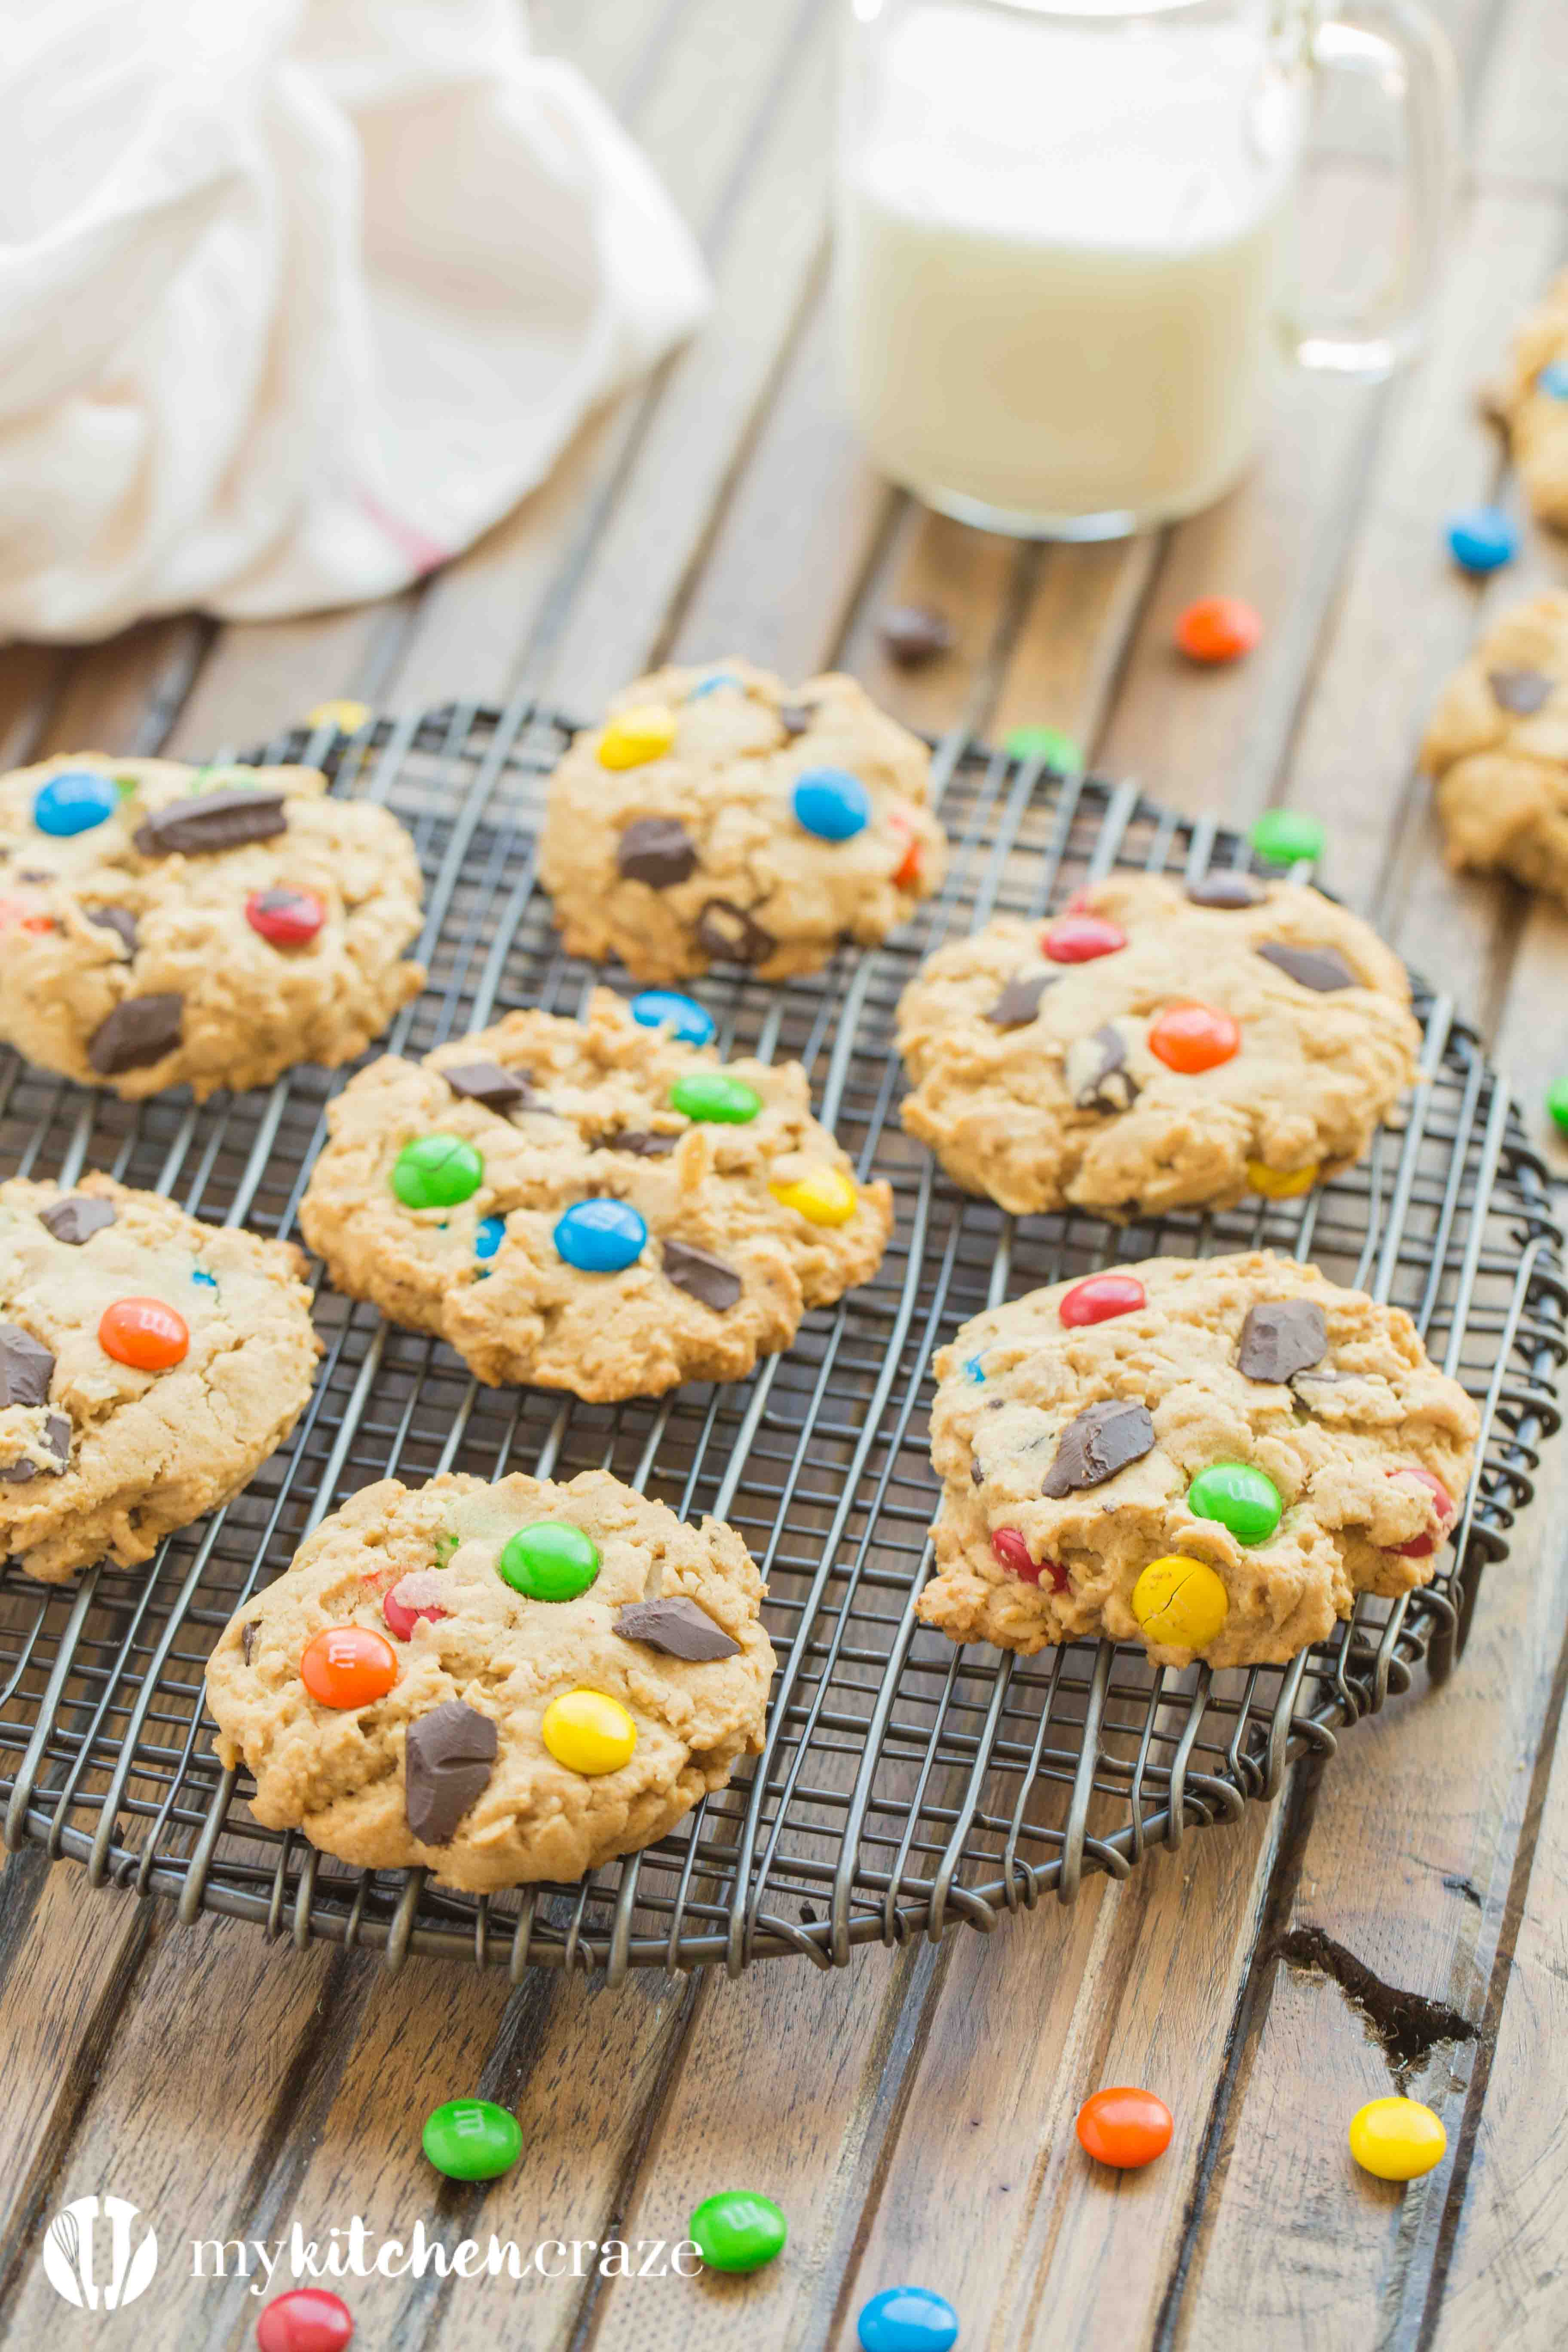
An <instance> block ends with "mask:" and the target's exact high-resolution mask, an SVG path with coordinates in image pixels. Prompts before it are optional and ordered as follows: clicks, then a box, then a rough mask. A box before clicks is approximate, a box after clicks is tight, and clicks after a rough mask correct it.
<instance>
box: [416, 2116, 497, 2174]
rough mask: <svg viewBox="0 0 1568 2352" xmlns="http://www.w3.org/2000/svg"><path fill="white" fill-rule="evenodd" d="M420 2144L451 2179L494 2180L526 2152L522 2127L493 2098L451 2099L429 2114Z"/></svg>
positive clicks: (431, 2159)
mask: <svg viewBox="0 0 1568 2352" xmlns="http://www.w3.org/2000/svg"><path fill="white" fill-rule="evenodd" d="M419 2145H420V2146H421V2147H423V2149H424V2150H425V2153H426V2156H427V2157H428V2158H429V2159H430V2161H431V2163H432V2164H433V2165H434V2166H435V2168H436V2169H437V2172H444V2173H445V2174H446V2176H447V2179H448V2180H494V2179H496V2178H497V2177H498V2175H500V2173H503V2172H506V2171H509V2170H510V2168H511V2167H512V2166H513V2165H514V2164H515V2163H516V2162H517V2159H518V2158H519V2157H520V2156H521V2154H522V2126H521V2124H520V2123H519V2122H518V2119H517V2117H516V2116H514V2115H510V2114H509V2113H508V2112H507V2110H506V2108H505V2107H498V2106H497V2105H496V2103H495V2101H494V2100H493V2099H447V2100H446V2101H445V2102H444V2103H443V2105H440V2106H438V2107H433V2108H432V2109H431V2111H430V2113H429V2114H428V2115H427V2116H426V2118H425V2128H424V2130H423V2131H422V2132H421V2133H420V2135H419Z"/></svg>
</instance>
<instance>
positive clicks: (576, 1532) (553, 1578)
mask: <svg viewBox="0 0 1568 2352" xmlns="http://www.w3.org/2000/svg"><path fill="white" fill-rule="evenodd" d="M496 1567H497V1569H498V1570H499V1571H500V1575H501V1576H502V1578H503V1579H504V1580H505V1581H506V1582H507V1583H508V1584H510V1586H511V1589H512V1591H514V1592H521V1594H522V1595H523V1596H524V1598H525V1599H526V1600H529V1601H575V1600H576V1598H577V1595H578V1594H579V1593H580V1592H586V1591H587V1590H588V1587H589V1586H590V1585H591V1584H592V1583H593V1581H594V1579H595V1577H596V1576H597V1575H598V1573H599V1547H598V1545H597V1544H596V1543H595V1541H594V1538H593V1537H592V1536H590V1535H585V1534H584V1531H583V1529H582V1528H574V1527H569V1526H568V1525H567V1523H566V1521H565V1520H564V1519H540V1520H537V1521H536V1522H535V1524H534V1525H533V1526H532V1527H531V1528H519V1529H518V1531H517V1533H516V1535H514V1536H512V1537H511V1538H510V1539H509V1540H508V1542H507V1543H506V1544H505V1546H504V1547H503V1549H502V1551H501V1556H500V1559H498V1560H497V1562H496Z"/></svg>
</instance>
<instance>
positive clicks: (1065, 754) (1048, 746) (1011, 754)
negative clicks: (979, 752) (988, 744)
mask: <svg viewBox="0 0 1568 2352" xmlns="http://www.w3.org/2000/svg"><path fill="white" fill-rule="evenodd" d="M1003 749H1004V750H1005V752H1006V754H1007V757H1008V758H1009V759H1010V760H1043V761H1045V763H1046V765H1047V767H1048V768H1055V769H1057V770H1058V772H1059V773H1061V774H1062V775H1064V776H1070V775H1073V774H1075V773H1076V772H1077V771H1078V770H1079V768H1081V767H1082V765H1083V752H1082V751H1081V750H1080V749H1079V745H1078V744H1077V743H1075V742H1074V740H1073V739H1072V737H1071V736H1070V735H1067V734H1064V733H1063V731H1062V730H1061V729H1060V728H1059V727H1015V728H1014V730H1013V731H1012V733H1011V734H1010V735H1009V736H1008V738H1007V740H1006V742H1005V744H1004V746H1003Z"/></svg>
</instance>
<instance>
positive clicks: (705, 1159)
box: [300, 990, 892, 1401]
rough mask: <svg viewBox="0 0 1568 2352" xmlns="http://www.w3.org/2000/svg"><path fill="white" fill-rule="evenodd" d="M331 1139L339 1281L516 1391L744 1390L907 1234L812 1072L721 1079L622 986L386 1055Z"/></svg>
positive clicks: (734, 1070) (771, 1071) (726, 1073)
mask: <svg viewBox="0 0 1568 2352" xmlns="http://www.w3.org/2000/svg"><path fill="white" fill-rule="evenodd" d="M505 1073H510V1074H511V1075H512V1076H514V1077H515V1078H516V1079H517V1080H518V1081H519V1082H520V1083H521V1087H522V1092H521V1094H520V1095H515V1096H514V1095H513V1094H512V1092H511V1090H510V1088H508V1087H506V1086H505V1085H504V1084H503V1083H500V1082H499V1078H498V1074H505ZM327 1123H328V1128H329V1130H330V1140H329V1142H328V1144H327V1146H326V1148H325V1150H323V1151H322V1152H321V1156H320V1158H319V1159H318V1160H317V1161H316V1165H315V1168H314V1169H313V1171H311V1176H310V1187H309V1190H308V1191H307V1192H306V1194H305V1198H304V1201H303V1202H302V1203H301V1206H300V1225H301V1227H302V1229H303V1232H304V1234H305V1236H306V1239H307V1240H308V1241H309V1242H310V1246H311V1248H312V1249H315V1250H319V1251H320V1252H321V1256H322V1257H323V1258H324V1259H325V1260H326V1263H327V1267H328V1271H329V1273H330V1275H331V1280H332V1282H333V1284H334V1285H335V1286H336V1287H337V1288H338V1289H340V1290H344V1291H347V1292H348V1293H349V1295H350V1296H351V1297H355V1298H368V1299H371V1300H373V1301H374V1304H375V1305H376V1306H378V1307H380V1308H381V1310H382V1312H383V1314H384V1315H387V1316H389V1317H390V1318H392V1320H393V1321H394V1322H396V1323H403V1324H406V1325H408V1326H410V1327H411V1328H414V1329H415V1330H420V1331H432V1332H435V1333H437V1335H438V1336H439V1337H440V1338H442V1339H446V1340H447V1341H448V1342H449V1343H450V1344H451V1346H452V1347H454V1348H456V1349H457V1350H458V1354H459V1355H460V1356H462V1357H464V1358H465V1359H466V1360H467V1361H468V1364H469V1365H470V1366H471V1367H472V1369H473V1370H474V1371H475V1372H476V1373H477V1374H478V1376H479V1379H480V1380H481V1381H489V1382H491V1383H494V1384H499V1383H501V1382H505V1381H531V1382H532V1383H534V1384H535V1385H537V1386H539V1387H542V1388H558V1389H570V1390H572V1391H574V1392H575V1393H576V1394H577V1395H578V1396H581V1397H586V1398H589V1399H592V1400H595V1401H603V1400H607V1399H611V1398H616V1397H627V1396H653V1395H658V1394H659V1393H661V1392H662V1391H664V1390H666V1389H669V1388H673V1387H675V1386H676V1385H677V1384H678V1383H679V1381H690V1380H713V1381H719V1380H739V1379H741V1378H742V1377H743V1376H744V1375H745V1374H746V1373H747V1372H749V1371H750V1370H752V1366H753V1365H754V1364H755V1362H756V1360H757V1358H758V1357H759V1356H760V1355H767V1354H772V1353H773V1352H774V1351H775V1350H777V1349H781V1348H787V1347H788V1346H789V1344H790V1342H791V1340H792V1339H794V1338H795V1332H796V1330H797V1328H799V1324H800V1319H801V1317H802V1315H803V1314H804V1312H805V1309H806V1308H807V1307H821V1306H826V1305H828V1304H830V1303H831V1301H833V1300H834V1299H836V1298H838V1297H841V1296H842V1294H843V1293H844V1292H845V1291H846V1290H847V1289H849V1288H850V1287H851V1286H853V1285H854V1284H856V1283H858V1282H866V1281H868V1280H869V1278H870V1277H871V1276H872V1275H873V1274H874V1273H875V1272H876V1270H877V1267H878V1265H879V1263H880V1260H881V1256H882V1252H883V1250H884V1248H885V1247H886V1245H887V1241H888V1235H889V1232H890V1230H891V1226H892V1195H891V1192H890V1191H889V1187H888V1185H887V1184H885V1183H881V1182H878V1183H872V1184H859V1183H857V1181H855V1177H854V1172H853V1170H852V1167H851V1163H850V1161H849V1160H848V1158H847V1155H846V1154H845V1153H844V1152H843V1151H841V1150H839V1148H838V1146H837V1144H836V1143H835V1142H834V1140H833V1139H832V1137H831V1136H830V1135H828V1134H827V1133H826V1129H823V1128H822V1127H820V1126H819V1125H818V1124H817V1122H816V1119H814V1118H812V1116H811V1097H810V1092H809V1089H808V1087H807V1085H806V1080H805V1072H804V1071H803V1070H802V1069H801V1067H800V1065H799V1064H798V1063H796V1062H784V1063H778V1064H773V1065H771V1066H770V1065H766V1064H763V1063H761V1062H751V1061H744V1062H733V1063H730V1064H728V1065H724V1066H721V1064H720V1063H719V1060H718V1058H717V1056H716V1055H714V1054H713V1053H711V1052H710V1051H707V1050H700V1049H697V1048H694V1047H692V1046H690V1045H682V1044H681V1043H680V1041H679V1039H678V1038H677V1037H675V1036H674V1035H673V1034H671V1033H670V1031H669V1030H668V1029H647V1028H644V1027H642V1026H640V1025H639V1024H638V1023H637V1022H636V1021H635V1020H633V1019H632V1018H631V1016H630V1015H629V1013H627V1012H626V1009H625V1008H624V1006H623V1005H622V1004H621V1003H620V1002H619V1001H618V999H617V998H616V997H614V996H612V995H611V994H610V993H609V992H608V991H607V990H598V991H596V992H595V995H594V999H593V1003H592V1006H591V1008H590V1012H589V1017H588V1020H587V1023H586V1024H580V1023H578V1022H575V1021H566V1020H562V1019H560V1018H558V1017H557V1016H556V1015H554V1014H553V1013H510V1014H509V1015H508V1017H507V1018H506V1019H505V1020H504V1021H501V1022H500V1023H498V1024H496V1026H495V1027H494V1028H491V1029H487V1030H484V1031H482V1032H481V1033H479V1034H478V1035H475V1036H471V1037H463V1038H458V1039H455V1040H454V1041H453V1042H452V1043H451V1044H450V1045H442V1046H439V1047H438V1048H437V1051H436V1052H435V1053H433V1054H431V1055H428V1056H427V1057H426V1059H425V1060H424V1061H423V1062H411V1061H404V1060H401V1059H399V1058H397V1057H396V1056H395V1055H384V1056H383V1057H382V1059H381V1060H379V1061H377V1062H373V1063H372V1065H371V1066H370V1067H369V1068H368V1069H366V1070H362V1071H361V1072H360V1074H359V1075H358V1076H357V1077H355V1078H354V1079H353V1081H352V1082H351V1083H350V1085H349V1086H348V1087H345V1088H344V1090H343V1092H342V1094H341V1095H339V1096H337V1097H336V1098H335V1099H334V1100H333V1101H332V1102H331V1103H330V1104H329V1105H328V1108H327Z"/></svg>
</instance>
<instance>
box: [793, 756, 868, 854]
mask: <svg viewBox="0 0 1568 2352" xmlns="http://www.w3.org/2000/svg"><path fill="white" fill-rule="evenodd" d="M790 805H791V807H792V808H793V809H794V810H795V823H796V824H798V825H800V826H802V827H803V828H804V830H805V832H807V833H814V834H816V837H817V839H818V840H819V841H850V840H853V838H854V836H855V835H856V834H858V833H864V832H865V830H866V827H867V826H868V824H870V822H871V795H870V793H868V791H867V790H866V787H865V785H864V784H863V783H862V782H860V779H859V777H858V776H852V775H851V774H850V772H849V771H848V769H847V768H808V769H807V770H806V772H805V775H804V776H797V777H796V779H795V790H794V791H793V792H792V793H791V794H790Z"/></svg>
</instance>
